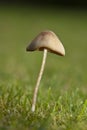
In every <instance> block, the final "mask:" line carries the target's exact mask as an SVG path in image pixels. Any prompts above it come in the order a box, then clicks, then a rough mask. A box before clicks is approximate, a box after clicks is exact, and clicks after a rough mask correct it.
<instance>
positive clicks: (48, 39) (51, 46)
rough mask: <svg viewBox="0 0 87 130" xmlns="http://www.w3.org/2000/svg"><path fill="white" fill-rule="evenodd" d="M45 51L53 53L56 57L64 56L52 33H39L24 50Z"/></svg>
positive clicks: (61, 47) (61, 46)
mask: <svg viewBox="0 0 87 130" xmlns="http://www.w3.org/2000/svg"><path fill="white" fill-rule="evenodd" d="M44 49H47V50H48V51H49V52H52V53H55V54H57V55H61V56H64V55H65V49H64V47H63V45H62V43H61V41H60V40H59V38H58V37H57V36H56V34H55V33H54V32H52V31H43V32H41V33H40V34H39V35H38V36H37V37H36V38H35V39H34V40H33V41H32V42H31V44H29V45H28V47H27V48H26V51H35V50H39V51H43V50H44Z"/></svg>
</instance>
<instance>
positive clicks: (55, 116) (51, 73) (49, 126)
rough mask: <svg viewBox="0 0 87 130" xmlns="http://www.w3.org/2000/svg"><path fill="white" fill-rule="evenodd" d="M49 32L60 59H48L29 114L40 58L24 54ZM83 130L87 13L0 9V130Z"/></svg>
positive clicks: (86, 104)
mask: <svg viewBox="0 0 87 130" xmlns="http://www.w3.org/2000/svg"><path fill="white" fill-rule="evenodd" d="M46 29H50V30H53V31H54V32H55V33H56V34H57V35H58V36H59V37H60V39H61V41H62V42H63V45H64V47H65V49H66V56H65V57H60V56H57V55H54V54H51V53H48V57H47V62H46V66H45V71H44V75H43V78H42V80H41V84H40V88H39V93H38V101H37V104H36V111H35V113H32V112H31V103H32V96H33V90H34V86H35V83H36V79H37V76H38V72H39V69H40V64H41V60H42V55H43V53H42V52H38V51H36V52H33V53H27V52H26V51H25V48H26V46H27V45H28V43H29V42H31V40H32V39H33V38H34V37H35V36H36V35H37V34H38V33H39V32H40V31H42V30H46ZM19 129H23V130H73V129H75V130H87V11H82V10H75V9H72V10H70V9H67V10H66V9H50V8H49V9H47V8H45V9H44V8H42V9H41V8H35V7H27V8H25V7H24V8H23V7H21V8H20V7H0V130H19Z"/></svg>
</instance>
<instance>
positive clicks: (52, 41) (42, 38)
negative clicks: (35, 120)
mask: <svg viewBox="0 0 87 130" xmlns="http://www.w3.org/2000/svg"><path fill="white" fill-rule="evenodd" d="M35 50H39V51H44V53H43V60H42V65H41V69H40V72H39V76H38V78H37V82H36V86H35V90H34V95H33V100H32V109H31V110H32V112H34V111H35V106H36V99H37V93H38V88H39V84H40V80H41V77H42V74H43V71H44V66H45V62H46V57H47V51H49V52H51V53H54V54H57V55H60V56H64V55H65V49H64V47H63V45H62V43H61V42H60V40H59V38H58V37H57V36H56V34H55V33H54V32H52V31H43V32H41V33H40V34H39V35H38V36H37V37H36V38H35V39H34V40H33V41H32V42H31V44H29V45H28V47H27V48H26V51H35Z"/></svg>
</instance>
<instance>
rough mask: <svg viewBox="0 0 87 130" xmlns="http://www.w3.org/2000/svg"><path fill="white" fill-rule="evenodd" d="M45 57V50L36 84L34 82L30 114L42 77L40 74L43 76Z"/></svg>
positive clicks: (33, 108)
mask: <svg viewBox="0 0 87 130" xmlns="http://www.w3.org/2000/svg"><path fill="white" fill-rule="evenodd" d="M46 57H47V49H44V54H43V60H42V65H41V69H40V72H39V75H38V79H37V82H36V86H35V90H34V95H33V101H32V109H31V110H32V112H34V111H35V106H36V99H37V93H38V88H39V84H40V80H41V77H42V74H43V71H44V66H45V62H46Z"/></svg>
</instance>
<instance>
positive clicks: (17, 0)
mask: <svg viewBox="0 0 87 130" xmlns="http://www.w3.org/2000/svg"><path fill="white" fill-rule="evenodd" d="M0 4H6V5H7V4H14V5H15V4H16V5H17V4H18V5H40V6H51V5H52V6H71V7H73V6H76V7H83V8H86V7H87V0H46V1H45V0H0Z"/></svg>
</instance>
